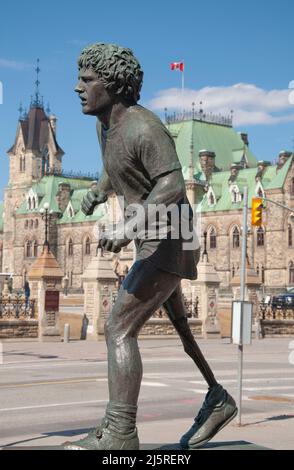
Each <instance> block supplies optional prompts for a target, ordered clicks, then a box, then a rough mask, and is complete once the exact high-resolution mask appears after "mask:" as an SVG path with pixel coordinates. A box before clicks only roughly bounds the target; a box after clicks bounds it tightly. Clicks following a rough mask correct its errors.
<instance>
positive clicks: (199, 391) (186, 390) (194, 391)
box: [183, 388, 207, 395]
mask: <svg viewBox="0 0 294 470" xmlns="http://www.w3.org/2000/svg"><path fill="white" fill-rule="evenodd" d="M183 392H193V393H196V394H197V395H198V394H200V395H203V394H206V393H207V389H206V390H204V389H201V388H183Z"/></svg>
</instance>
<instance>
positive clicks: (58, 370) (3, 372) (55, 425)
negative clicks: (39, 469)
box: [0, 338, 294, 449]
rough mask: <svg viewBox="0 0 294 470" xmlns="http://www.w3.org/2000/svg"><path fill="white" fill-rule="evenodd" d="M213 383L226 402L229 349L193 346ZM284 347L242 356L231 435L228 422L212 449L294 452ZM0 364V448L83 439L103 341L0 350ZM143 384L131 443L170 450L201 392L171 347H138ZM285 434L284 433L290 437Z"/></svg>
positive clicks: (292, 368)
mask: <svg viewBox="0 0 294 470" xmlns="http://www.w3.org/2000/svg"><path fill="white" fill-rule="evenodd" d="M199 343H200V346H201V348H202V350H203V351H204V353H205V355H206V357H207V359H208V361H209V363H210V364H211V366H212V368H213V370H214V371H215V375H216V377H217V378H218V380H219V381H220V382H221V383H222V384H223V385H224V386H225V387H226V388H227V389H228V391H229V392H230V393H231V394H232V395H233V396H236V386H237V380H236V379H237V348H236V346H234V345H231V344H229V343H228V342H224V341H222V340H210V341H205V340H200V342H199ZM289 343H290V339H287V338H278V339H265V340H260V341H254V342H253V344H252V345H251V346H248V347H246V348H245V353H244V381H243V410H242V423H243V426H242V427H241V428H240V427H238V426H237V424H236V423H235V422H232V423H231V424H230V425H229V426H228V427H227V428H225V429H224V430H223V431H222V432H221V433H220V434H219V435H218V436H216V437H215V438H214V441H215V442H220V441H226V442H227V441H231V442H233V441H234V442H242V441H246V442H254V443H256V444H258V445H260V446H265V447H269V448H273V449H282V448H287V449H293V448H294V373H293V372H294V365H292V364H290V362H289V354H290V352H291V351H290V349H289ZM2 346H3V364H2V365H0V422H1V426H0V446H7V445H9V446H12V447H14V446H44V445H46V446H47V445H58V444H60V443H62V442H63V441H64V440H67V439H68V438H71V436H74V435H80V434H83V433H85V432H86V431H87V430H88V429H89V428H91V427H94V426H96V425H97V422H99V420H100V418H101V417H102V416H103V412H104V408H105V405H106V403H107V362H106V349H105V345H104V343H103V342H98V343H94V342H89V341H76V342H71V343H69V344H63V343H37V342H6V343H3V344H2ZM140 349H141V353H142V358H143V365H144V377H143V382H142V387H141V393H140V401H139V412H138V429H139V435H140V439H141V443H143V444H146V445H151V446H152V445H153V443H157V444H158V443H161V444H162V443H167V442H178V439H179V437H180V436H181V434H183V432H185V431H186V429H187V428H188V427H190V425H191V424H192V421H193V418H194V417H195V415H196V414H197V410H198V409H199V407H200V406H201V403H202V401H203V398H204V396H205V393H206V392H207V388H206V385H205V382H204V381H203V379H202V377H201V375H200V373H199V371H198V370H197V369H196V368H195V366H194V365H193V363H192V362H191V360H190V358H188V357H187V356H186V355H185V353H184V352H183V350H182V346H181V344H180V342H179V341H178V340H177V339H173V338H170V339H154V340H153V339H149V340H141V341H140ZM291 430H292V432H291Z"/></svg>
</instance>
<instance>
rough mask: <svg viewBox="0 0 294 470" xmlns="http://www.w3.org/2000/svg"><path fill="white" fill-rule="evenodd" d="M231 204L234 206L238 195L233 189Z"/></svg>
mask: <svg viewBox="0 0 294 470" xmlns="http://www.w3.org/2000/svg"><path fill="white" fill-rule="evenodd" d="M232 202H233V203H234V204H236V203H237V202H238V193H237V191H236V190H235V189H233V191H232Z"/></svg>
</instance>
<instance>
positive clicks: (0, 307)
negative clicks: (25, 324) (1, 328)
mask: <svg viewBox="0 0 294 470" xmlns="http://www.w3.org/2000/svg"><path fill="white" fill-rule="evenodd" d="M29 318H35V300H26V299H25V298H24V297H23V295H22V294H10V295H8V296H3V295H2V294H0V320H1V319H2V320H9V319H16V320H21V319H24V320H27V319H29Z"/></svg>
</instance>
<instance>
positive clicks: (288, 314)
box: [258, 302, 294, 321]
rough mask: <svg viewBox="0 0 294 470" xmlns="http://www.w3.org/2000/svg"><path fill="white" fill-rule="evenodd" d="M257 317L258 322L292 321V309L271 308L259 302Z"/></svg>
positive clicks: (293, 317) (293, 316)
mask: <svg viewBox="0 0 294 470" xmlns="http://www.w3.org/2000/svg"><path fill="white" fill-rule="evenodd" d="M258 316H259V319H260V320H269V321H271V320H273V321H274V320H294V308H287V307H273V306H272V305H268V304H265V303H264V302H261V303H260V304H259V309H258Z"/></svg>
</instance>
